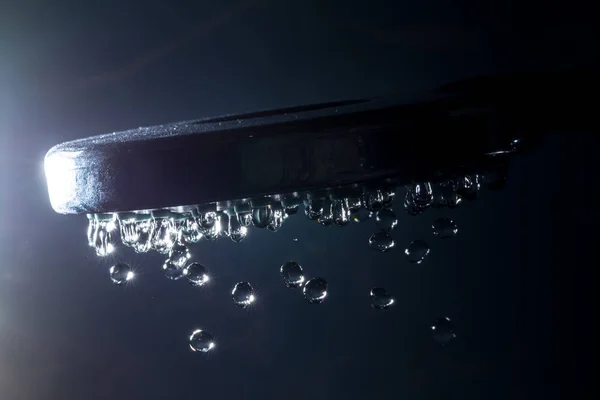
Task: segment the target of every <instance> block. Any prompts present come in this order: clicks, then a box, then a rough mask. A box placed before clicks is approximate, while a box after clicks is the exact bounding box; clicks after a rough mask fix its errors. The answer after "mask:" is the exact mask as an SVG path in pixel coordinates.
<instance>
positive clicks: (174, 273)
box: [162, 260, 184, 281]
mask: <svg viewBox="0 0 600 400" xmlns="http://www.w3.org/2000/svg"><path fill="white" fill-rule="evenodd" d="M162 268H163V271H164V272H165V276H166V277H167V278H169V279H171V280H173V281H176V280H179V279H181V278H183V270H184V268H183V267H180V266H178V265H176V264H174V263H173V262H172V261H171V260H167V261H165V263H164V264H163V267H162Z"/></svg>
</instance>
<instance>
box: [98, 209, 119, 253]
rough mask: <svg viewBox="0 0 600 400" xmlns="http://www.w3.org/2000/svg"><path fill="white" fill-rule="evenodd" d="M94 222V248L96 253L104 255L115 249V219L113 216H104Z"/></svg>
mask: <svg viewBox="0 0 600 400" xmlns="http://www.w3.org/2000/svg"><path fill="white" fill-rule="evenodd" d="M104 218H106V219H98V221H97V222H96V226H95V228H96V230H95V231H94V249H95V250H96V255H98V256H99V257H105V256H107V255H109V254H111V253H112V252H113V251H114V250H115V244H114V240H115V238H114V234H115V230H116V229H117V224H116V220H115V219H114V218H113V217H110V219H108V218H109V217H104Z"/></svg>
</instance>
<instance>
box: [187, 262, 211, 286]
mask: <svg viewBox="0 0 600 400" xmlns="http://www.w3.org/2000/svg"><path fill="white" fill-rule="evenodd" d="M183 275H184V276H185V277H186V278H187V279H188V281H189V282H190V285H192V286H203V285H204V284H205V283H206V282H208V280H209V279H210V278H209V276H208V271H207V270H206V267H205V266H204V265H202V264H200V263H198V262H194V263H191V264H190V265H188V266H187V267H186V268H185V269H184V270H183Z"/></svg>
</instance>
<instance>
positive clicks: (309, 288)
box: [303, 278, 327, 304]
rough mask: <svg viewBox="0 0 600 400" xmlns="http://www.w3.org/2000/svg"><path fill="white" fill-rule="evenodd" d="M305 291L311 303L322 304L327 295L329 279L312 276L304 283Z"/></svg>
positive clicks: (305, 295)
mask: <svg viewBox="0 0 600 400" xmlns="http://www.w3.org/2000/svg"><path fill="white" fill-rule="evenodd" d="M303 293H304V297H305V298H306V300H308V302H309V303H310V304H320V303H322V302H323V300H325V297H327V281H326V280H325V279H323V278H312V279H310V280H309V281H308V282H306V284H305V285H304V289H303Z"/></svg>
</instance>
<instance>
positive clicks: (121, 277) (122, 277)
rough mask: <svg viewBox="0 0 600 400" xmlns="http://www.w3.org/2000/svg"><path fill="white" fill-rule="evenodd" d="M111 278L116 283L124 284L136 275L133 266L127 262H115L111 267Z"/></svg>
mask: <svg viewBox="0 0 600 400" xmlns="http://www.w3.org/2000/svg"><path fill="white" fill-rule="evenodd" d="M109 272H110V279H111V280H112V281H113V283H114V284H115V285H123V284H124V283H127V282H128V281H130V280H132V279H133V278H134V276H135V274H134V272H133V271H132V270H131V267H130V266H129V265H127V264H125V263H119V264H115V265H113V266H112V267H110V270H109Z"/></svg>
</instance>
